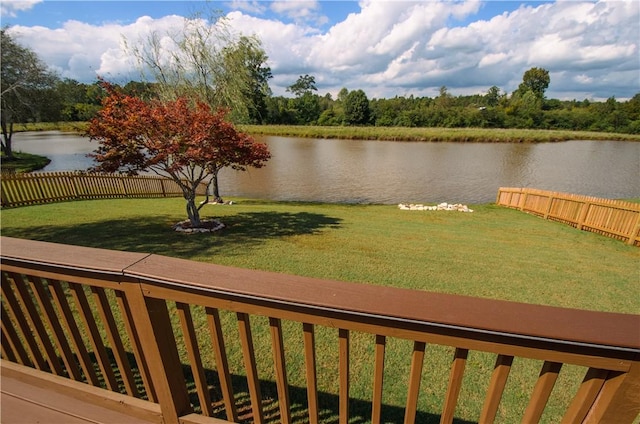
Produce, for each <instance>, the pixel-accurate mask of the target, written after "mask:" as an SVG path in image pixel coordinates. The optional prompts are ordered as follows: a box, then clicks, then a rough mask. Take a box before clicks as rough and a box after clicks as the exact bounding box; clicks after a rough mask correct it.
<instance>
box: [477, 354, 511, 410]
mask: <svg viewBox="0 0 640 424" xmlns="http://www.w3.org/2000/svg"><path fill="white" fill-rule="evenodd" d="M512 363H513V356H507V355H498V358H497V359H496V364H495V367H494V368H493V374H492V375H491V381H490V382H489V389H488V390H487V397H486V398H485V400H484V406H483V407H482V414H481V415H480V422H482V423H492V422H493V421H494V420H495V418H496V413H497V412H498V406H499V405H500V399H501V398H502V393H503V392H504V388H505V386H506V385H507V378H508V377H509V372H510V371H511V364H512Z"/></svg>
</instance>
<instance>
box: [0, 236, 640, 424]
mask: <svg viewBox="0 0 640 424" xmlns="http://www.w3.org/2000/svg"><path fill="white" fill-rule="evenodd" d="M0 242H1V243H2V251H1V254H0V255H1V259H2V261H1V272H2V284H1V285H0V287H1V289H2V321H1V323H2V358H3V360H2V363H3V366H2V372H3V374H4V375H11V376H12V377H15V376H21V378H28V379H37V378H39V377H38V376H41V377H40V378H41V380H42V381H46V384H47V385H48V386H51V387H53V386H55V387H57V388H58V390H61V391H65V392H75V393H76V395H78V396H82V398H83V399H84V400H87V399H94V398H95V399H97V401H98V402H99V403H100V404H101V405H103V406H107V407H110V408H113V409H117V410H120V411H126V412H127V413H128V414H131V415H136V416H139V417H145V418H147V419H149V420H153V421H155V422H160V421H163V422H166V423H177V422H179V421H180V422H182V423H187V422H198V423H204V422H214V421H213V420H212V419H211V418H206V417H216V419H220V418H222V419H226V420H228V421H239V420H244V421H252V422H256V423H262V422H267V421H269V422H282V423H290V422H311V423H317V422H319V421H320V419H321V418H322V417H323V416H324V414H325V411H324V409H323V406H322V405H321V403H320V402H321V401H322V400H323V399H326V396H325V393H322V392H321V390H319V387H320V386H319V383H318V381H319V380H321V379H322V377H323V374H324V373H327V372H329V371H330V368H334V369H335V372H336V378H335V380H333V381H332V383H333V384H334V385H335V386H333V385H332V387H335V392H336V393H335V394H334V396H335V397H336V399H337V405H336V411H335V412H336V414H337V415H338V416H339V422H340V423H347V422H348V421H349V419H350V418H352V419H353V418H355V417H353V415H352V414H353V410H352V409H351V406H352V405H353V401H354V399H352V398H351V396H350V391H351V387H352V383H353V382H358V381H360V380H361V379H363V378H370V380H371V382H372V384H371V386H370V397H369V399H368V400H367V402H368V405H369V412H368V413H367V415H368V416H366V417H365V416H358V417H357V421H358V422H364V421H368V420H371V422H374V423H378V422H381V421H383V419H384V411H385V405H384V402H383V397H384V393H385V388H386V387H387V385H386V384H387V383H388V380H389V379H388V376H389V372H390V371H391V370H390V369H389V366H388V365H385V363H386V361H390V362H391V363H396V361H395V359H396V358H394V357H393V356H391V355H388V354H387V351H388V347H389V345H390V344H393V342H394V340H406V341H408V343H410V344H411V345H412V346H413V348H412V349H409V350H408V351H407V357H406V360H407V361H410V363H411V366H410V369H407V373H406V375H404V377H398V376H397V375H396V374H394V377H395V379H394V381H391V382H390V384H391V385H392V387H395V388H394V389H393V390H398V387H400V388H401V390H402V391H403V392H404V393H406V405H405V407H404V409H403V410H404V412H403V414H404V422H405V423H413V422H417V421H418V422H419V421H420V420H419V419H418V418H417V417H419V416H420V415H418V414H419V411H418V410H417V405H418V401H419V399H420V397H421V396H423V395H424V390H425V387H424V386H425V385H424V384H422V383H423V381H424V380H425V379H428V378H429V376H430V375H432V371H433V370H432V369H431V368H430V367H426V371H425V370H424V369H423V368H424V367H423V365H424V362H426V361H429V356H430V352H431V351H432V348H434V349H435V348H436V347H437V346H446V347H447V349H448V352H449V353H448V354H447V356H448V358H449V359H448V360H447V361H445V364H446V365H445V367H449V369H448V371H446V373H444V374H443V376H446V375H447V374H448V375H449V377H448V383H446V377H444V379H443V382H444V383H446V384H444V385H443V393H442V394H441V395H442V399H443V402H442V406H441V409H440V410H438V411H436V412H435V414H436V415H440V422H442V423H451V422H452V421H453V418H454V417H455V416H456V407H457V406H458V405H459V402H460V399H462V398H463V397H464V396H463V394H465V393H466V395H467V396H469V395H472V396H477V395H479V393H477V392H478V391H479V390H480V389H477V388H474V389H471V390H470V391H469V390H467V391H465V383H469V379H468V378H465V377H466V376H467V375H468V372H469V371H470V370H473V368H474V365H473V362H469V361H468V358H470V357H471V355H474V352H485V353H484V355H490V356H493V361H492V363H495V365H494V366H493V369H492V370H491V369H487V370H486V374H487V375H486V379H487V381H488V383H487V385H486V386H484V387H485V388H486V390H485V389H482V390H481V391H484V393H480V395H482V398H481V399H483V400H482V401H481V402H482V408H481V411H480V410H479V413H478V416H477V417H476V418H474V420H475V419H477V420H478V421H479V422H482V423H490V422H493V421H494V419H495V417H496V416H497V415H499V410H500V408H504V405H502V404H501V400H502V397H503V393H505V391H509V390H512V389H513V385H516V386H519V385H520V383H519V382H514V383H513V384H511V385H510V381H509V376H510V374H513V372H512V370H516V371H517V370H518V368H519V367H521V366H522V364H523V361H525V360H529V361H530V362H532V363H533V364H534V365H535V364H538V365H536V366H535V367H532V371H533V373H532V374H533V375H532V385H531V387H530V388H528V389H522V388H518V387H516V389H517V390H520V392H518V393H517V394H516V397H517V398H520V399H522V401H523V402H524V403H523V407H522V409H518V410H517V412H516V413H519V414H520V415H521V421H522V422H525V423H535V422H538V421H539V420H540V418H541V416H542V415H543V413H544V412H545V407H546V406H547V405H548V403H549V399H551V398H554V396H553V395H554V393H555V392H557V390H555V391H554V386H555V385H556V381H557V380H559V379H562V376H563V375H564V371H565V367H568V368H571V369H576V370H577V372H576V373H575V376H577V379H576V381H575V384H574V385H573V386H572V385H569V386H568V387H572V389H571V390H569V389H566V388H565V386H563V388H562V389H560V390H561V391H562V392H563V393H562V394H563V395H566V399H567V400H566V403H565V404H563V405H561V406H562V407H561V412H560V416H559V417H558V419H557V420H556V419H554V418H551V420H552V421H553V422H559V421H560V418H562V422H566V423H579V422H590V423H608V422H609V423H631V422H632V421H633V420H634V419H635V418H636V417H637V415H638V411H640V397H639V396H638V393H639V389H640V333H639V332H638V328H640V327H639V326H640V315H631V314H617V313H605V312H592V311H583V310H575V309H563V308H554V307H546V306H539V305H529V304H519V303H513V302H505V301H497V300H488V299H480V298H471V297H465V296H455V295H445V294H436V293H429V292H424V291H418V290H406V289H397V288H390V287H381V286H372V285H362V284H354V283H344V282H337V281H328V280H319V279H313V278H305V277H297V276H291V275H283V274H277V273H270V272H263V271H253V270H246V269H237V268H231V267H223V266H218V265H212V264H204V263H194V262H191V261H187V260H182V259H174V258H168V257H162V256H158V255H148V254H143V253H128V252H118V251H109V250H102V249H94V248H85V247H77V246H68V245H62V244H53V243H45V242H36V241H29V240H21V239H14V238H7V237H2V238H0ZM221 317H223V318H225V317H226V318H230V319H228V320H226V321H225V320H224V319H221ZM196 322H198V323H201V324H197V325H196V324H195V323H196ZM256 326H262V327H263V328H266V329H267V330H266V331H265V332H264V336H263V338H264V340H262V339H261V340H257V338H256V337H255V336H254V335H253V334H254V333H252V328H254V329H255V328H256ZM234 327H235V330H234V331H232V330H233V328H234ZM318 331H323V333H324V332H328V333H329V334H330V336H331V338H333V340H334V341H335V344H331V346H334V348H335V352H334V353H335V358H336V360H335V363H334V362H330V363H329V364H327V363H326V361H324V362H323V361H322V359H323V358H322V356H324V355H325V354H326V353H325V351H326V349H327V348H326V347H324V346H323V347H322V349H320V350H319V346H318V344H317V343H316V340H317V339H316V336H317V335H318ZM285 333H286V334H289V333H295V334H297V336H298V338H297V339H295V340H298V341H296V342H292V341H291V339H290V338H289V336H287V337H284V336H283V334H285ZM256 334H257V333H256ZM363 337H364V338H366V339H367V340H369V343H370V346H371V353H370V357H371V360H372V362H373V364H374V365H373V367H372V368H371V374H372V375H369V376H365V375H354V371H353V370H354V369H355V368H357V369H360V368H358V365H359V361H363V360H365V359H364V358H365V357H367V356H368V355H369V354H364V353H360V354H359V356H358V354H357V353H356V352H355V351H352V350H351V347H352V346H353V345H352V343H353V342H354V340H356V338H358V339H360V338H363ZM285 342H287V343H285ZM232 344H238V345H239V346H238V350H239V351H240V352H241V354H240V355H229V349H230V348H229V346H230V345H232ZM428 345H430V346H429V348H428V349H427V346H428ZM256 346H261V347H258V348H257V347H256ZM109 351H110V352H111V355H110V354H109ZM209 352H212V353H213V356H214V357H215V370H216V377H215V378H213V377H211V376H210V375H209V377H207V375H208V374H207V371H206V370H205V365H204V361H203V353H209ZM318 352H323V354H322V355H321V357H319V356H318ZM363 355H364V356H363ZM449 355H450V356H449ZM354 357H355V358H356V359H355V360H354ZM257 358H259V359H257ZM270 358H271V359H270ZM291 358H299V359H298V360H294V361H293V362H294V363H293V364H292V363H291V362H290V361H291ZM525 358H528V359H525ZM532 360H534V361H532ZM265 362H266V363H269V362H270V365H268V369H270V370H273V375H274V377H273V379H274V383H273V385H274V386H275V387H274V388H273V389H272V390H271V391H270V393H269V395H268V396H267V397H265V396H264V395H263V389H264V387H265V384H266V382H265V381H262V382H261V380H260V376H259V372H260V370H264V369H265V368H264V363H265ZM319 363H323V366H319V365H318V364H319ZM261 364H262V365H261ZM239 369H240V370H242V371H241V373H240V375H241V376H239V375H234V372H233V370H239ZM538 371H539V375H538ZM51 374H54V375H53V376H51ZM298 374H301V375H304V376H305V380H304V381H306V387H304V388H296V390H297V391H301V390H304V392H305V393H306V395H305V398H306V400H305V403H304V406H303V407H300V405H298V406H297V407H296V408H295V409H294V408H293V405H292V402H291V399H290V395H291V393H292V390H293V388H292V387H290V386H289V384H288V381H289V379H291V378H292V377H294V376H297V375H298ZM568 375H571V373H569V374H568ZM61 377H65V378H61ZM399 378H401V379H402V381H398V379H399ZM72 380H73V381H72ZM187 380H188V381H187ZM238 380H242V384H239V383H238ZM60 381H64V382H65V383H60ZM43 384H45V383H43ZM239 386H241V387H242V388H241V389H239V388H238V387H239ZM433 387H438V386H437V385H432V384H431V382H429V384H427V389H429V390H431V389H432V388H433ZM445 387H446V390H444V389H445ZM387 390H388V389H387ZM96 391H97V392H98V393H96ZM240 391H245V393H247V394H246V395H244V396H243V395H242V394H241V393H240ZM569 391H570V393H564V392H569ZM552 392H554V393H552ZM386 393H387V394H388V392H386ZM194 411H195V412H194ZM294 412H295V413H294ZM422 417H423V419H424V415H422ZM325 418H326V416H325Z"/></svg>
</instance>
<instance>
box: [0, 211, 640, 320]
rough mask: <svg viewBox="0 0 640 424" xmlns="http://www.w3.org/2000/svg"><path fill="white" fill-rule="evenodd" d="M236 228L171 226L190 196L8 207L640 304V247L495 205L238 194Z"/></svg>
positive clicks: (223, 214) (53, 236)
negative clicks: (461, 207)
mask: <svg viewBox="0 0 640 424" xmlns="http://www.w3.org/2000/svg"><path fill="white" fill-rule="evenodd" d="M232 200H234V204H233V205H231V206H228V205H227V206H219V205H207V206H205V208H204V209H203V210H202V212H203V215H204V216H205V217H208V216H212V217H218V218H221V219H222V221H223V222H224V223H225V224H226V225H227V228H226V229H224V230H223V231H221V232H218V233H214V234H213V235H184V234H176V233H173V232H172V231H171V230H170V226H171V224H172V223H174V222H176V221H179V220H181V219H184V217H185V216H186V214H185V212H184V201H183V200H182V199H161V200H157V199H141V200H136V199H123V200H96V201H83V202H68V203H55V204H48V205H41V206H30V207H23V208H16V209H5V210H3V211H2V234H3V235H5V236H13V237H22V238H30V239H37V240H45V241H53V242H60V243H68V244H76V245H83V246H93V247H102V248H108V249H117V250H129V251H139V252H149V253H157V254H162V255H168V256H175V257H180V258H188V259H193V260H197V261H204V262H212V263H218V264H224V265H233V266H239V267H244V268H255V269H264V270H270V271H278V272H284V273H291V274H298V275H307V276H313V277H320V278H328V279H335V280H343V281H356V282H363V283H370V284H380V285H392V286H397V287H407V288H415V289H419V290H429V291H437V292H446V293H459V294H466V295H471V296H480V297H489V298H495V299H505V300H514V301H521V302H528V303H538V304H545V305H553V306H565V307H572V308H582V309H592V310H601V311H613V312H628V313H638V312H639V311H640V284H639V281H638V276H639V271H640V265H639V263H640V262H639V259H640V249H638V248H634V247H630V246H628V245H626V244H625V243H623V242H620V241H617V240H613V239H609V238H606V237H603V236H600V235H596V234H592V233H588V232H582V231H578V230H576V229H574V228H571V227H569V226H565V225H562V224H559V223H554V222H550V221H545V220H543V219H541V218H537V217H534V216H530V215H527V214H525V213H522V212H519V211H515V210H510V209H506V208H502V207H498V206H494V205H480V206H472V208H474V209H475V212H473V213H461V212H445V211H439V212H438V211H403V210H399V209H398V208H397V207H395V206H392V205H344V204H335V205H334V204H319V203H317V204H316V203H286V202H284V203H279V202H269V201H257V200H245V199H232Z"/></svg>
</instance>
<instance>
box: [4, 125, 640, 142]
mask: <svg viewBox="0 0 640 424" xmlns="http://www.w3.org/2000/svg"><path fill="white" fill-rule="evenodd" d="M87 125H88V123H87V122H42V123H36V124H34V123H30V124H16V127H15V132H26V131H54V130H57V131H63V132H74V133H83V132H84V131H85V129H86V128H87ZM237 127H238V128H239V129H240V130H241V131H244V132H247V133H249V134H251V135H252V136H276V137H300V138H316V139H343V140H372V141H375V140H378V141H411V142H460V143H548V142H561V141H569V140H604V141H636V142H640V134H622V133H607V132H596V131H571V130H531V129H518V128H440V127H415V128H414V127H373V126H368V127H340V126H310V125H309V126H307V125H243V124H239V125H237Z"/></svg>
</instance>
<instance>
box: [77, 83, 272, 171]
mask: <svg viewBox="0 0 640 424" xmlns="http://www.w3.org/2000/svg"><path fill="white" fill-rule="evenodd" d="M105 87H106V88H107V90H108V92H109V96H108V97H106V98H105V99H104V100H103V108H102V110H101V111H100V112H99V113H98V116H97V117H96V118H94V119H93V120H92V121H91V123H90V126H89V129H88V135H89V136H90V137H91V139H92V140H97V141H99V143H100V145H99V147H98V149H97V151H96V153H95V154H94V155H93V156H94V158H95V160H96V161H97V162H98V163H99V165H98V166H97V167H96V170H100V171H107V172H117V171H123V172H127V173H130V174H135V173H137V172H139V171H142V170H152V171H154V172H156V173H159V174H165V175H166V176H169V177H170V178H172V179H176V178H177V177H179V178H188V179H192V176H193V175H195V176H196V178H195V179H197V180H199V181H202V180H203V179H205V178H206V177H207V176H209V175H211V174H217V172H218V171H219V170H220V169H221V168H223V167H226V166H229V167H232V168H234V169H238V170H246V169H247V167H256V168H259V167H261V166H263V165H264V163H265V162H266V161H267V160H268V159H269V158H270V153H269V150H268V148H267V146H266V145H265V144H262V143H256V142H255V141H254V140H253V138H252V137H250V136H249V135H247V134H245V133H242V132H239V131H238V130H236V128H235V127H234V125H233V124H232V123H231V122H229V121H227V120H226V119H225V118H226V111H225V110H218V111H216V112H212V111H211V108H210V107H209V106H208V105H206V104H204V103H198V104H196V105H195V106H192V105H191V104H190V103H189V101H188V100H187V99H185V98H181V99H178V100H176V101H172V102H166V103H161V102H158V101H155V102H150V103H147V102H145V101H143V100H141V99H139V98H136V97H131V96H126V95H123V94H122V93H120V92H118V91H117V90H116V89H114V88H113V87H111V86H109V85H108V84H105ZM196 168H200V169H201V170H203V173H202V174H201V173H200V172H199V171H200V170H196ZM194 172H195V173H194ZM198 177H201V178H198Z"/></svg>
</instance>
